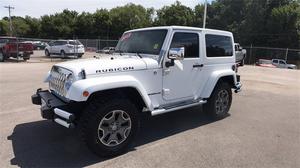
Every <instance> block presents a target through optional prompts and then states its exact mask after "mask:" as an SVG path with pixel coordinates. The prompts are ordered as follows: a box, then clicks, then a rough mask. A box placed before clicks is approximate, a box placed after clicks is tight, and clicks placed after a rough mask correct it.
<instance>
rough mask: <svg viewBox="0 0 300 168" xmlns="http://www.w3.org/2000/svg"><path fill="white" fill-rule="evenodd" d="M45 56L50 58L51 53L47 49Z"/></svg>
mask: <svg viewBox="0 0 300 168" xmlns="http://www.w3.org/2000/svg"><path fill="white" fill-rule="evenodd" d="M45 55H46V56H47V57H50V52H49V51H48V50H47V49H46V50H45Z"/></svg>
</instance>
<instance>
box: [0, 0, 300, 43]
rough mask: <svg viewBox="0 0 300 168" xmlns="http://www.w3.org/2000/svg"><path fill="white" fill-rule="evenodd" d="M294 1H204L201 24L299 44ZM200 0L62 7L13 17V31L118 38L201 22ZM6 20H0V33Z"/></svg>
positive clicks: (246, 38) (244, 39)
mask: <svg viewBox="0 0 300 168" xmlns="http://www.w3.org/2000/svg"><path fill="white" fill-rule="evenodd" d="M299 4H300V1H299V0H215V1H212V2H211V3H210V4H208V6H207V19H206V21H207V24H206V28H212V29H221V30H228V31H231V32H233V34H234V37H235V41H237V42H240V43H241V44H242V45H251V44H252V45H256V46H270V47H280V48H283V47H284V48H287V47H288V48H300V5H299ZM203 11H204V4H199V5H196V6H195V7H194V8H190V7H187V6H185V5H183V4H181V3H180V2H179V1H176V2H175V3H174V4H172V5H169V6H164V7H162V8H160V9H157V10H155V9H154V8H145V7H143V6H141V5H136V4H133V3H129V4H127V5H125V6H119V7H115V8H112V9H110V10H107V9H98V10H97V11H96V12H94V13H89V12H82V13H78V12H76V11H72V10H68V9H65V10H63V11H62V12H60V13H55V14H51V15H44V16H41V17H40V18H33V17H30V16H26V17H19V16H13V17H12V22H13V34H14V36H19V37H28V38H49V39H57V38H90V39H96V38H101V39H118V38H120V36H121V35H122V33H123V32H124V31H126V30H130V29H135V28H142V27H150V26H165V25H181V26H195V27H202V24H203V23H202V22H203ZM8 34H9V19H8V17H4V18H2V19H1V20H0V35H8Z"/></svg>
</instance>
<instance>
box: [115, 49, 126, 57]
mask: <svg viewBox="0 0 300 168" xmlns="http://www.w3.org/2000/svg"><path fill="white" fill-rule="evenodd" d="M115 52H117V53H119V54H120V55H121V56H122V55H123V53H124V51H122V50H115Z"/></svg>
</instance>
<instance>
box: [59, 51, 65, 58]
mask: <svg viewBox="0 0 300 168" xmlns="http://www.w3.org/2000/svg"><path fill="white" fill-rule="evenodd" d="M60 56H61V57H62V58H65V57H66V53H65V51H64V50H61V51H60Z"/></svg>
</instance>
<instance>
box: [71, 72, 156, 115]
mask: <svg viewBox="0 0 300 168" xmlns="http://www.w3.org/2000/svg"><path fill="white" fill-rule="evenodd" d="M124 87H132V88H135V89H136V90H137V91H138V92H139V94H140V96H141V97H142V99H143V100H144V103H145V105H146V106H147V108H148V109H149V110H153V106H152V103H151V100H150V98H149V96H148V94H147V91H146V90H145V88H144V87H143V86H142V84H141V83H140V82H139V81H138V80H136V79H135V78H134V77H132V76H128V75H124V76H107V77H98V78H88V79H84V80H79V81H76V82H74V83H73V84H72V85H71V87H70V89H69V91H68V93H67V95H66V97H67V98H68V99H69V100H74V101H78V102H83V101H87V99H88V97H84V96H83V95H82V93H83V92H84V91H88V92H89V93H90V94H89V95H91V94H92V93H94V92H98V91H103V90H109V89H117V88H124Z"/></svg>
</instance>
